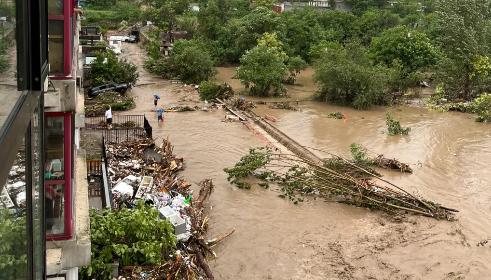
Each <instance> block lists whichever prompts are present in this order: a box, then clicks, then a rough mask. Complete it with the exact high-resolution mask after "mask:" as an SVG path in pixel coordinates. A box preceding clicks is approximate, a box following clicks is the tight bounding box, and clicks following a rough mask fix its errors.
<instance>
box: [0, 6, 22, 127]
mask: <svg viewBox="0 0 491 280" xmlns="http://www.w3.org/2000/svg"><path fill="white" fill-rule="evenodd" d="M16 2H17V1H1V2H0V81H1V84H0V100H2V102H0V133H1V128H2V127H3V124H4V123H5V121H6V120H7V118H8V116H9V115H10V112H11V111H12V109H13V108H14V106H15V104H16V103H17V101H18V100H19V98H20V96H21V92H20V91H18V90H17V76H18V75H16V71H17V55H16V54H17V49H18V45H17V42H16V40H15V37H16V31H15V27H16V21H15V18H16V14H15V3H16ZM20 22H21V21H19V23H18V25H19V27H20V24H21V23H20ZM19 29H20V30H21V29H22V28H19ZM19 49H22V48H19ZM21 77H22V79H23V80H26V77H25V76H24V75H21Z"/></svg>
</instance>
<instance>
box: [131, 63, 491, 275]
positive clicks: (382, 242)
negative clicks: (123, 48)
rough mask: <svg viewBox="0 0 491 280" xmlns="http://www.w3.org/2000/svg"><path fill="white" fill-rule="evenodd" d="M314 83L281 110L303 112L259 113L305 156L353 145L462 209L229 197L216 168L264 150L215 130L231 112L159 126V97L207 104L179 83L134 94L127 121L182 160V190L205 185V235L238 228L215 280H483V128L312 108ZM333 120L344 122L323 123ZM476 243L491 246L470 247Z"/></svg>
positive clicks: (238, 127) (410, 114) (239, 129)
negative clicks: (380, 208)
mask: <svg viewBox="0 0 491 280" xmlns="http://www.w3.org/2000/svg"><path fill="white" fill-rule="evenodd" d="M219 70H220V73H219V75H218V76H217V80H218V81H227V82H229V83H230V84H232V86H233V88H234V89H235V90H236V92H237V91H240V88H241V85H240V83H238V81H236V80H232V81H231V80H230V78H231V77H232V76H233V75H234V69H233V68H220V69H219ZM312 74H313V70H311V69H309V70H307V71H305V72H303V73H302V74H301V75H300V77H299V78H298V80H297V82H298V83H300V84H303V85H304V86H303V87H299V86H293V87H290V90H289V94H290V95H291V98H290V99H289V100H296V99H299V100H300V101H299V104H298V109H300V111H286V110H273V109H269V108H267V106H265V105H260V107H258V108H257V109H255V112H256V113H258V114H259V115H264V114H270V115H274V116H276V117H277V118H279V119H280V121H279V122H276V123H275V124H274V125H276V126H277V127H278V128H279V129H281V130H282V131H283V132H285V133H286V134H288V135H289V136H290V137H291V138H293V139H295V140H296V141H297V142H299V143H300V144H302V145H305V146H310V147H315V148H317V149H321V150H325V151H328V152H331V153H335V154H338V155H340V156H344V157H350V153H349V145H350V143H353V142H355V143H358V144H362V145H363V146H365V147H367V148H368V149H369V150H370V151H373V152H376V153H380V154H384V155H385V156H386V157H389V158H391V157H393V158H397V159H399V160H400V161H402V162H405V163H411V164H413V165H412V166H411V167H412V168H413V169H414V173H413V174H401V173H398V172H382V173H383V174H384V177H385V178H386V179H388V180H390V181H392V182H394V183H396V184H398V185H399V186H401V187H403V188H404V189H406V190H408V191H410V192H412V193H417V194H420V195H422V196H424V197H426V198H428V199H431V200H434V201H436V202H439V203H442V204H444V205H445V206H447V207H451V208H456V209H458V210H460V212H459V213H457V216H456V217H457V218H458V220H457V221H454V222H448V221H437V220H434V219H430V218H426V217H419V216H414V215H407V219H405V220H403V221H398V222H397V221H393V220H392V219H391V218H390V217H388V216H387V215H385V214H384V213H382V212H374V211H370V210H367V209H363V208H357V207H354V206H347V205H343V204H338V203H333V202H324V201H320V200H313V199H308V198H307V199H306V201H305V202H304V203H300V204H298V205H294V204H293V203H290V202H289V201H287V200H284V199H281V198H279V197H277V195H278V193H277V192H276V191H275V190H274V189H273V190H265V189H262V188H260V187H258V186H253V187H252V189H251V190H240V189H237V188H235V187H233V186H231V185H230V184H229V183H228V182H227V174H226V173H224V172H223V168H226V167H233V166H234V164H235V163H236V162H237V161H238V160H239V159H240V158H241V156H243V155H244V154H246V153H247V152H248V149H249V148H250V147H258V146H264V145H265V143H264V142H262V141H261V140H260V139H259V138H258V137H257V136H255V135H254V134H252V133H251V132H250V131H249V130H248V129H247V128H246V127H245V126H243V125H242V124H240V123H224V122H221V119H222V118H223V117H224V116H225V115H226V114H227V113H226V112H225V111H222V110H218V111H210V112H185V113H165V114H164V117H165V122H164V123H163V124H162V123H160V124H157V115H156V113H155V112H152V111H151V110H152V109H153V101H152V95H153V94H159V95H160V96H161V100H160V104H162V105H163V106H169V105H179V104H186V105H198V106H205V104H204V103H203V102H198V97H197V95H196V93H193V92H189V93H185V92H183V91H180V89H181V87H182V86H183V85H181V84H171V83H170V82H168V81H160V82H157V83H156V84H153V85H143V86H137V87H135V89H134V91H133V95H134V96H135V97H136V104H137V108H136V109H134V110H132V112H130V113H144V114H146V116H147V118H149V119H150V123H151V125H152V126H153V131H154V132H153V133H154V136H158V137H161V138H163V137H167V135H169V136H170V139H171V141H172V142H173V144H174V145H175V148H174V151H175V154H177V155H178V156H182V157H184V158H187V169H186V171H184V172H183V174H182V175H183V176H185V177H186V178H187V180H188V181H189V182H192V183H197V182H199V181H201V180H202V179H204V178H210V179H213V182H214V184H215V187H216V188H215V192H214V193H213V194H212V196H211V197H210V200H209V204H208V207H207V209H208V210H207V211H208V213H209V217H210V219H211V221H210V229H209V231H208V237H209V238H212V237H215V236H216V235H218V234H224V233H226V232H228V231H230V230H231V229H233V228H235V229H236V231H235V233H234V234H233V235H231V236H230V237H228V238H227V239H225V240H223V241H222V242H221V243H220V244H219V245H217V246H216V247H215V248H214V250H215V251H216V253H217V256H218V257H217V258H216V259H215V260H210V267H211V269H212V271H213V273H214V275H215V278H216V279H236V280H239V279H323V280H324V279H452V280H453V279H491V247H490V245H491V164H490V163H491V126H490V125H488V124H482V123H476V122H474V120H473V118H469V117H471V115H467V114H462V113H439V112H432V111H429V110H427V109H420V108H409V107H400V110H397V109H396V108H391V109H387V108H385V107H376V108H373V109H372V110H370V111H356V110H353V109H349V108H343V107H336V106H332V105H329V104H326V103H318V102H314V101H309V99H310V96H311V95H312V93H313V92H314V91H315V90H316V89H317V88H316V87H315V85H314V84H313V83H312V78H311V75H312ZM246 98H247V97H246ZM256 100H258V99H256ZM265 101H270V100H265ZM295 106H297V105H296V103H295ZM401 109H402V110H401ZM387 110H390V111H391V113H392V115H393V116H394V117H395V118H400V120H401V124H402V125H403V126H409V127H411V132H410V134H409V135H407V136H387V135H386V134H385V131H386V127H385V119H384V114H385V112H386V111H387ZM336 111H340V112H342V113H343V114H346V115H347V116H348V119H347V120H346V121H343V120H334V119H328V118H326V117H325V115H327V114H328V113H330V112H336ZM159 141H160V140H157V142H159ZM316 153H318V154H319V155H320V156H325V155H322V154H321V153H319V152H316ZM418 163H419V164H418ZM484 240H490V242H489V243H487V244H486V245H485V246H484V247H482V246H477V244H478V242H480V241H484ZM459 277H460V278H459Z"/></svg>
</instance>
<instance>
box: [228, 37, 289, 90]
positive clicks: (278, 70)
mask: <svg viewBox="0 0 491 280" xmlns="http://www.w3.org/2000/svg"><path fill="white" fill-rule="evenodd" d="M285 72H286V67H285V63H284V60H283V59H282V58H281V57H280V56H279V55H278V50H277V49H275V48H270V47H268V46H267V45H266V44H260V45H258V46H256V47H255V48H253V49H252V50H250V51H248V52H246V53H245V54H244V55H243V56H242V57H241V58H240V66H239V67H237V70H236V75H235V77H234V78H235V79H239V80H240V82H241V83H242V84H243V85H245V86H246V88H250V90H251V94H252V95H258V96H268V94H269V91H270V90H271V89H273V90H274V93H275V95H276V94H279V93H280V92H286V87H285V86H284V85H283V84H282V82H283V79H284V77H285Z"/></svg>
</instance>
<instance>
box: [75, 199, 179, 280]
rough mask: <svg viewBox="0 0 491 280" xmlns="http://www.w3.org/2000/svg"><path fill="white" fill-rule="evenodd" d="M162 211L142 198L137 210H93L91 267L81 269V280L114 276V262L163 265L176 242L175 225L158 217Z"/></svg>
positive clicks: (103, 278) (102, 279)
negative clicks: (101, 212)
mask: <svg viewBox="0 0 491 280" xmlns="http://www.w3.org/2000/svg"><path fill="white" fill-rule="evenodd" d="M159 214H160V213H159V211H158V210H156V209H154V208H153V207H152V206H151V205H146V204H145V202H144V201H143V200H139V201H137V203H136V207H135V209H132V210H129V209H127V208H126V207H123V208H122V209H121V210H119V211H118V210H111V209H105V210H104V211H103V214H102V215H99V214H98V212H97V210H95V209H92V210H91V211H90V237H91V241H92V247H91V256H92V262H91V266H87V267H83V268H82V269H81V270H80V279H93V278H97V279H101V280H109V279H112V277H111V271H112V266H111V263H112V262H113V261H114V260H118V261H119V264H120V266H132V265H153V266H155V265H160V264H162V263H163V262H164V261H166V260H168V259H169V255H170V254H172V253H173V251H174V248H175V245H176V237H175V236H174V229H173V228H172V225H171V224H170V223H169V222H168V221H165V220H158V216H159Z"/></svg>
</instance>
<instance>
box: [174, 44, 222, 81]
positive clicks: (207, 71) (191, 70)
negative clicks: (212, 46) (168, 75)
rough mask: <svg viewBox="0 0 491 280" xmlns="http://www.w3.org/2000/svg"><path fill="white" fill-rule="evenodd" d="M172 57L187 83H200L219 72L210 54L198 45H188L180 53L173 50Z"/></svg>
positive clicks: (177, 70)
mask: <svg viewBox="0 0 491 280" xmlns="http://www.w3.org/2000/svg"><path fill="white" fill-rule="evenodd" d="M171 58H172V60H173V61H174V67H175V69H176V72H177V73H178V74H179V75H180V77H181V80H182V81H184V82H186V83H191V84H199V83H200V82H202V81H207V80H209V79H210V78H212V77H214V76H215V75H216V73H217V70H216V69H215V68H214V67H213V61H212V60H211V57H210V55H209V54H208V53H207V52H206V51H204V50H203V49H200V48H198V47H196V46H190V47H187V48H185V49H184V50H183V51H182V52H180V53H174V52H172V53H171Z"/></svg>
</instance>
